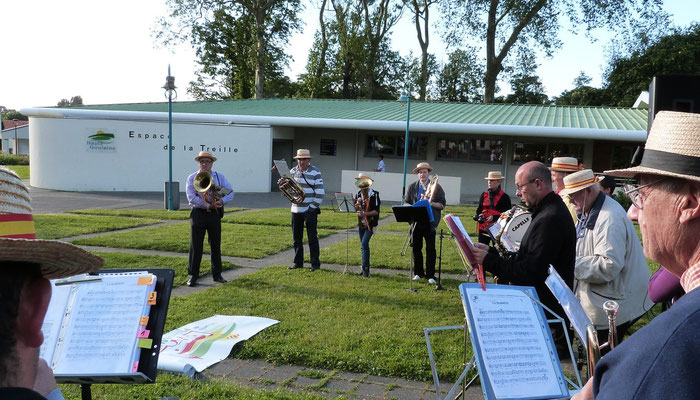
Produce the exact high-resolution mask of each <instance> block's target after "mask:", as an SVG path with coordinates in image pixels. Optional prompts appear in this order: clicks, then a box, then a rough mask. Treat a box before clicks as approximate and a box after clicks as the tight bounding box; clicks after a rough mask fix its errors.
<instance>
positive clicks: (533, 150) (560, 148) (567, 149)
mask: <svg viewBox="0 0 700 400" xmlns="http://www.w3.org/2000/svg"><path fill="white" fill-rule="evenodd" d="M514 147H515V148H514V151H513V163H516V164H522V163H526V162H528V161H540V162H543V163H544V164H545V165H547V166H549V165H551V164H552V159H554V157H576V158H578V159H579V160H583V144H582V143H540V142H515V146H514Z"/></svg>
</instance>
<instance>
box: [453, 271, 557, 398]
mask: <svg viewBox="0 0 700 400" xmlns="http://www.w3.org/2000/svg"><path fill="white" fill-rule="evenodd" d="M467 286H471V287H467ZM502 288H508V289H506V290H503V289H502ZM512 288H514V287H513V286H509V287H503V286H500V287H499V285H488V289H487V290H486V291H483V290H481V288H480V287H479V286H477V285H474V284H463V285H462V286H460V292H462V296H463V301H464V303H465V309H466V310H467V314H468V320H469V332H470V336H471V340H472V345H473V347H474V354H475V356H477V363H478V365H479V374H480V376H481V379H482V388H483V389H484V393H485V394H488V393H489V392H492V394H493V397H492V398H495V399H540V398H560V397H566V396H567V395H568V389H567V387H566V382H565V379H564V377H563V372H562V370H561V365H560V364H559V361H558V357H557V355H556V352H555V351H554V346H553V343H552V342H551V334H550V333H549V327H548V326H547V322H546V320H543V318H542V317H543V313H542V311H541V309H540V310H538V309H537V308H536V307H539V306H538V305H537V304H536V303H534V302H533V301H532V299H530V297H528V296H527V295H526V294H525V293H523V292H522V291H520V290H512ZM533 291H534V290H533ZM465 299H466V300H465ZM538 313H539V314H542V315H538ZM547 336H548V337H549V339H546V337H547ZM548 341H549V343H548ZM484 385H487V386H488V388H487V387H485V386H484ZM486 397H487V398H491V397H490V396H486Z"/></svg>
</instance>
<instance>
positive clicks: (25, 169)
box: [3, 165, 29, 179]
mask: <svg viewBox="0 0 700 400" xmlns="http://www.w3.org/2000/svg"><path fill="white" fill-rule="evenodd" d="M3 167H5V168H7V169H9V170H11V171H15V173H16V174H17V175H19V177H20V179H29V165H3Z"/></svg>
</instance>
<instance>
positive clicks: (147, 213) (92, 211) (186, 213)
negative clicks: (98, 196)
mask: <svg viewBox="0 0 700 400" xmlns="http://www.w3.org/2000/svg"><path fill="white" fill-rule="evenodd" d="M238 210H242V208H239V209H236V210H231V211H238ZM227 211H228V210H227ZM68 213H69V214H83V215H105V216H112V217H135V218H154V219H179V220H186V219H189V218H190V210H189V209H186V210H175V211H168V210H137V209H129V210H111V209H101V208H87V209H84V210H73V211H68Z"/></svg>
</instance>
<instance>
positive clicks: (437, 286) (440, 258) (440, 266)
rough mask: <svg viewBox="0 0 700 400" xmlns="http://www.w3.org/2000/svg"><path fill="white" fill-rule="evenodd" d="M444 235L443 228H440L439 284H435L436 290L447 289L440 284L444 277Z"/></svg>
mask: <svg viewBox="0 0 700 400" xmlns="http://www.w3.org/2000/svg"><path fill="white" fill-rule="evenodd" d="M443 237H444V235H443V233H442V228H440V255H439V256H438V279H437V285H435V290H445V289H444V288H443V287H442V285H441V284H440V281H441V278H442V238H443Z"/></svg>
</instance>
